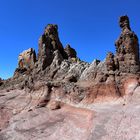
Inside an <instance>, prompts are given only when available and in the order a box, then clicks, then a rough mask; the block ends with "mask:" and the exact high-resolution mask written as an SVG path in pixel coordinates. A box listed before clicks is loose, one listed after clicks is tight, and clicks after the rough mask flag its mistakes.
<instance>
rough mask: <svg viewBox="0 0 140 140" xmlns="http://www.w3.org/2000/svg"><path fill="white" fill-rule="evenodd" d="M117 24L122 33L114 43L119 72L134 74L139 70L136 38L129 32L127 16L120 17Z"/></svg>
mask: <svg viewBox="0 0 140 140" xmlns="http://www.w3.org/2000/svg"><path fill="white" fill-rule="evenodd" d="M119 24H120V27H121V30H122V32H121V35H120V37H119V39H118V40H117V41H116V43H115V45H116V58H117V59H118V62H119V70H120V71H122V72H131V73H136V72H138V71H139V69H140V66H139V65H140V64H139V43H138V37H137V36H136V34H135V33H134V32H133V31H131V28H130V23H129V18H128V16H122V17H120V21H119Z"/></svg>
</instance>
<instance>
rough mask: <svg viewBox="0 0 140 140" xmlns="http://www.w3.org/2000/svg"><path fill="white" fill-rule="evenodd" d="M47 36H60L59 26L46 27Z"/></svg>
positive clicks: (50, 25) (49, 25)
mask: <svg viewBox="0 0 140 140" xmlns="http://www.w3.org/2000/svg"><path fill="white" fill-rule="evenodd" d="M44 34H45V35H51V34H53V35H57V34H58V26H57V25H56V24H48V25H47V26H46V27H45V31H44Z"/></svg>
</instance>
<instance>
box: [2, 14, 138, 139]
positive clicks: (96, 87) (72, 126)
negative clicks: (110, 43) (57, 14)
mask: <svg viewBox="0 0 140 140" xmlns="http://www.w3.org/2000/svg"><path fill="white" fill-rule="evenodd" d="M119 24H120V27H121V29H122V32H121V35H120V37H119V39H118V40H117V41H116V43H115V45H116V53H115V54H113V53H112V52H108V53H107V56H106V59H105V60H104V61H100V60H96V59H95V60H94V61H93V62H92V63H91V64H90V63H87V62H84V61H81V60H80V59H79V58H78V56H77V53H76V50H75V49H73V48H72V47H71V46H70V45H67V46H66V48H63V45H62V43H61V42H60V39H59V35H58V26H57V25H54V24H49V25H47V26H46V27H45V30H44V33H43V35H41V37H40V39H39V52H38V56H37V58H36V54H35V51H34V49H32V48H31V49H28V50H26V51H24V52H23V53H21V54H20V55H19V61H18V68H17V69H16V71H15V73H14V76H13V77H12V78H10V79H8V80H1V79H0V109H1V113H0V131H1V132H0V139H7V140H11V139H17V140H18V139H27V140H28V139H36V140H37V139H44V140H45V139H48V140H53V139H54V140H55V139H67V140H71V139H76V140H82V139H83V140H86V139H87V140H88V139H100V140H101V139H104V140H108V139H110V140H114V139H116V140H120V139H127V140H130V139H134V137H135V136H136V133H135V132H134V131H128V133H126V128H125V131H124V126H126V125H127V128H128V129H129V130H131V129H132V128H134V127H135V131H136V132H139V128H140V125H139V124H138V123H136V122H137V120H138V118H139V115H140V113H139V101H140V97H139V92H140V61H139V43H138V38H137V36H136V35H135V33H134V32H133V31H131V28H130V23H129V18H128V17H127V16H122V17H120V21H119ZM1 83H2V84H1ZM135 101H136V102H135ZM72 106H73V107H72ZM77 107H78V108H77ZM79 107H81V108H79ZM52 110H55V111H52ZM130 112H133V114H135V118H134V122H135V123H134V124H133V123H131V122H132V118H133V116H132V115H131V114H130ZM3 115H4V116H6V117H4V116H3ZM130 115H131V116H130ZM83 122H84V123H83ZM125 122H127V124H126V123H125ZM124 123H125V125H124ZM136 127H137V128H136ZM75 130H76V131H75ZM117 134H118V135H117ZM131 135H133V137H131ZM136 137H137V139H139V136H138V135H137V136H136Z"/></svg>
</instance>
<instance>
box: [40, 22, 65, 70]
mask: <svg viewBox="0 0 140 140" xmlns="http://www.w3.org/2000/svg"><path fill="white" fill-rule="evenodd" d="M56 50H58V51H60V53H61V55H62V56H63V57H64V49H63V46H62V43H61V42H60V40H59V36H58V26H57V25H53V24H48V25H47V26H46V27H45V30H44V33H43V35H42V36H41V37H40V39H39V52H38V64H39V67H40V66H41V67H42V70H44V69H45V68H46V67H47V66H49V65H50V64H51V63H52V60H53V58H54V54H53V52H54V51H56Z"/></svg>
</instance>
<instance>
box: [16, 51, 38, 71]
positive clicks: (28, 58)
mask: <svg viewBox="0 0 140 140" xmlns="http://www.w3.org/2000/svg"><path fill="white" fill-rule="evenodd" d="M35 62H36V53H35V50H34V49H33V48H30V49H28V50H25V51H23V52H22V53H21V54H20V55H19V57H18V67H19V68H27V69H33V68H34V65H35Z"/></svg>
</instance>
